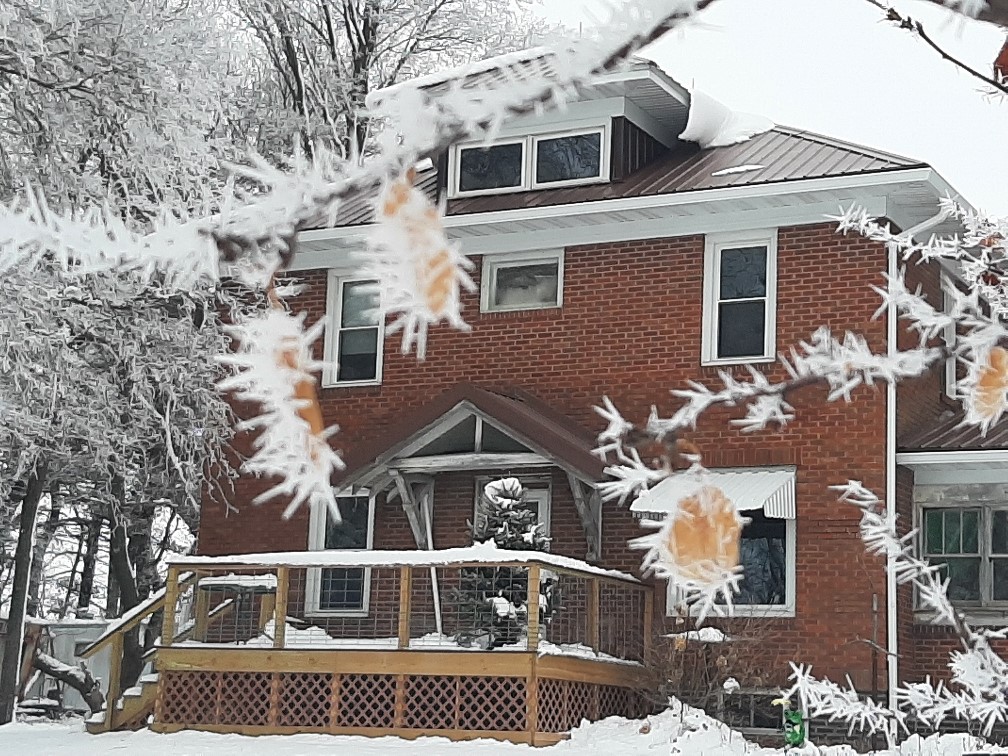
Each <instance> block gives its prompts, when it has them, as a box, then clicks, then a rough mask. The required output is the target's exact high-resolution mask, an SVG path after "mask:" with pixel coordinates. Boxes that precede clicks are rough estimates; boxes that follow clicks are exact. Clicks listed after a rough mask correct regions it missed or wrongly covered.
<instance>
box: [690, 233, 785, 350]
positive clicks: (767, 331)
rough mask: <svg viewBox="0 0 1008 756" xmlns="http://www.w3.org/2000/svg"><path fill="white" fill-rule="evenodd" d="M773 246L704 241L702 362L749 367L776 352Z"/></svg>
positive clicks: (761, 241)
mask: <svg viewBox="0 0 1008 756" xmlns="http://www.w3.org/2000/svg"><path fill="white" fill-rule="evenodd" d="M775 258H776V241H775V235H774V236H773V237H763V238H760V237H759V236H756V237H749V238H741V237H740V238H739V239H738V240H737V241H736V240H734V239H718V238H708V240H707V244H706V252H705V260H704V333H703V361H704V362H705V363H718V362H752V361H755V360H769V359H772V358H773V353H774V328H775V323H776V313H775V308H776V302H775V299H776V296H775V294H776V280H775V279H776V259H775Z"/></svg>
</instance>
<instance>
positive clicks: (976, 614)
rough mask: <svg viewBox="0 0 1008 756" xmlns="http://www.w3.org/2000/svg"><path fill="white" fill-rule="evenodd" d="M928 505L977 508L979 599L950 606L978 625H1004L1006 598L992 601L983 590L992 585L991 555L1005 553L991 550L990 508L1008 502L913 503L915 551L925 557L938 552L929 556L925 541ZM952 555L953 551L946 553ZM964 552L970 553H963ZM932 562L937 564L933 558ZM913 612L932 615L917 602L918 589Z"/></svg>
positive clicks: (927, 617) (999, 508) (999, 507)
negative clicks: (978, 518)
mask: <svg viewBox="0 0 1008 756" xmlns="http://www.w3.org/2000/svg"><path fill="white" fill-rule="evenodd" d="M929 509H964V510H965V509H979V510H980V524H979V528H980V534H979V535H980V540H979V545H980V555H979V556H980V601H979V602H962V601H957V602H955V604H954V606H955V607H956V608H957V609H959V610H960V611H962V613H963V614H965V615H966V618H967V620H969V621H970V622H974V623H975V624H980V625H1002V626H1003V625H1008V601H995V600H994V599H993V598H991V599H989V600H988V599H984V593H985V592H986V591H987V589H988V588H989V589H990V590H991V591H992V592H993V589H994V574H993V570H994V567H993V564H992V563H991V559H992V558H997V559H1004V558H1005V555H1003V554H997V555H994V554H992V553H991V538H992V537H993V532H994V529H993V522H992V519H993V518H992V514H993V513H994V512H1003V511H1008V504H984V503H982V502H977V503H972V502H961V503H949V504H916V505H915V506H914V510H913V517H914V528H915V530H916V533H917V543H916V546H917V553H918V554H920V557H921V559H923V560H925V561H929V563H930V560H937V559H938V558H940V557H939V556H937V555H936V556H934V557H931V558H930V559H929V557H928V554H927V550H926V546H927V544H926V542H925V539H926V538H927V529H926V527H925V522H924V513H925V512H926V511H927V510H929ZM948 556H955V555H952V554H950V555H948ZM964 556H973V555H970V554H965V555H964ZM934 563H936V564H937V562H936V561H935V562H934ZM914 616H915V618H917V619H924V620H928V621H930V620H931V619H933V618H934V612H933V610H930V609H928V608H927V607H925V606H923V605H922V604H921V600H920V593H919V592H918V591H917V590H914Z"/></svg>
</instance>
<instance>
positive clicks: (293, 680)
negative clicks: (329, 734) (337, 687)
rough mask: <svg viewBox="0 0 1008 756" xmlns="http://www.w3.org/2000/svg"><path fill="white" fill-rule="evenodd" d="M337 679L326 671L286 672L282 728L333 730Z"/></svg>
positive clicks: (281, 704) (282, 687) (280, 705)
mask: <svg viewBox="0 0 1008 756" xmlns="http://www.w3.org/2000/svg"><path fill="white" fill-rule="evenodd" d="M333 677H334V675H331V674H329V673H326V672H287V673H282V674H281V675H280V697H279V702H278V712H277V724H278V725H279V726H280V727H329V726H330V725H331V724H332V707H333Z"/></svg>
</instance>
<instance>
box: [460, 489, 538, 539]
mask: <svg viewBox="0 0 1008 756" xmlns="http://www.w3.org/2000/svg"><path fill="white" fill-rule="evenodd" d="M494 480H499V479H498V478H478V479H477V481H476V507H475V512H474V515H475V517H474V519H473V522H475V523H476V524H478V525H482V524H483V523H484V522H485V518H486V507H487V504H486V501H485V500H484V498H483V490H484V489H485V488H486V487H487V484H488V483H490V482H492V481H494ZM521 484H522V492H523V494H524V496H525V503H524V508H525V509H528V510H531V511H532V512H534V513H535V515H536V521H537V522H538V524H539V529H540V531H541V532H542V534H543V535H544V536H546V537H547V538H548V537H549V534H550V490H551V489H550V484H549V481H548V480H540V479H523V480H522V481H521Z"/></svg>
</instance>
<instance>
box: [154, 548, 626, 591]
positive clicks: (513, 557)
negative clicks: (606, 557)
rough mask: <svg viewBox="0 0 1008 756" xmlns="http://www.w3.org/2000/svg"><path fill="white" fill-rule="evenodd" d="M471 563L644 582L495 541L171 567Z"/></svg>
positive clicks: (179, 561)
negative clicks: (502, 546)
mask: <svg viewBox="0 0 1008 756" xmlns="http://www.w3.org/2000/svg"><path fill="white" fill-rule="evenodd" d="M467 562H478V563H484V562H485V563H494V562H538V563H540V564H545V565H548V566H550V567H558V568H560V569H567V570H577V571H578V572H585V573H588V574H590V575H598V576H600V577H610V578H616V579H618V580H628V581H631V582H634V583H639V582H640V581H639V580H638V579H637V578H635V577H634V576H633V575H630V574H629V573H626V572H620V571H619V570H606V569H603V568H601V567H597V566H595V565H593V564H589V563H588V562H583V561H581V560H580V559H574V558H572V557H565V556H560V555H559V554H549V553H546V552H541V551H510V550H508V549H499V548H497V547H496V546H495V545H494V543H493V542H492V541H488V542H486V543H478V544H476V545H475V546H466V547H463V548H455V549H436V550H434V551H390V550H371V551H349V550H343V551H340V550H333V551H281V552H276V553H266V554H231V555H228V556H215V557H193V556H183V557H176V558H175V559H173V560H172V561H171V564H173V565H177V566H182V567H202V568H207V567H226V566H229V565H241V566H244V567H260V566H261V567H273V566H281V567H411V566H416V567H426V566H434V565H451V564H465V563H467Z"/></svg>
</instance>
